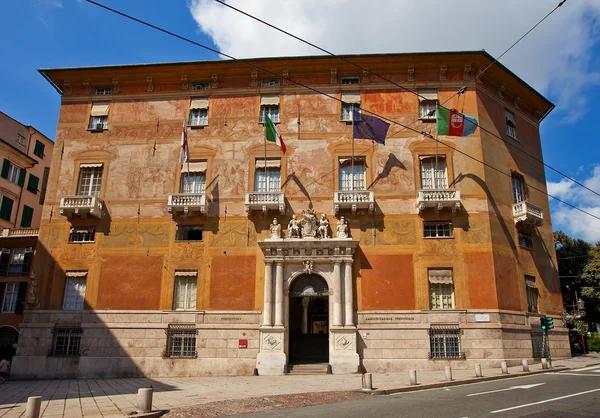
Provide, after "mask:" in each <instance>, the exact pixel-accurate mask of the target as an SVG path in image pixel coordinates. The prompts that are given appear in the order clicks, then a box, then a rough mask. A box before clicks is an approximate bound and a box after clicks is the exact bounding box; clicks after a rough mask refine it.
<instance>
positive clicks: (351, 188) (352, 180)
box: [350, 103, 354, 191]
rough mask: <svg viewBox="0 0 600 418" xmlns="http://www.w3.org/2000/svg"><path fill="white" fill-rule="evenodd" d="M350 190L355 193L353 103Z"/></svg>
mask: <svg viewBox="0 0 600 418" xmlns="http://www.w3.org/2000/svg"><path fill="white" fill-rule="evenodd" d="M350 165H351V171H352V174H351V175H350V190H352V191H354V103H352V160H351V164H350Z"/></svg>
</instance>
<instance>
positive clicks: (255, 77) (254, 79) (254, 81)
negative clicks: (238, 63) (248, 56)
mask: <svg viewBox="0 0 600 418" xmlns="http://www.w3.org/2000/svg"><path fill="white" fill-rule="evenodd" d="M250 77H251V78H252V80H250V87H258V73H257V72H256V71H252V73H250Z"/></svg>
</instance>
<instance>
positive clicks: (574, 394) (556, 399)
mask: <svg viewBox="0 0 600 418" xmlns="http://www.w3.org/2000/svg"><path fill="white" fill-rule="evenodd" d="M599 390H600V388H598V389H592V390H586V391H585V392H578V393H573V394H571V395H565V396H559V397H558V398H552V399H546V400H545V401H539V402H532V403H526V404H524V405H517V406H511V407H510V408H504V409H498V410H496V411H490V414H497V413H498V412H506V411H512V410H513V409H519V408H527V407H528V406H533V405H541V404H543V403H548V402H554V401H560V400H561V399H567V398H572V397H574V396H581V395H587V394H588V393H593V392H598V391H599Z"/></svg>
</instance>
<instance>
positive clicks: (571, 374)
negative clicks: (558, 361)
mask: <svg viewBox="0 0 600 418" xmlns="http://www.w3.org/2000/svg"><path fill="white" fill-rule="evenodd" d="M598 373H600V370H599V371H598ZM560 375H561V376H562V375H566V376H591V377H600V376H596V375H595V374H589V373H568V372H567V373H560Z"/></svg>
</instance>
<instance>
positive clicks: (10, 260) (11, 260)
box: [0, 247, 33, 276]
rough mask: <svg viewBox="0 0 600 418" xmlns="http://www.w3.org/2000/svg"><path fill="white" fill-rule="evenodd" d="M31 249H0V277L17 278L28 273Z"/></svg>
mask: <svg viewBox="0 0 600 418" xmlns="http://www.w3.org/2000/svg"><path fill="white" fill-rule="evenodd" d="M32 254H33V248H32V247H25V248H2V254H1V255H0V275H3V276H7V275H8V276H19V275H24V274H28V273H29V265H30V264H31V256H32Z"/></svg>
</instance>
